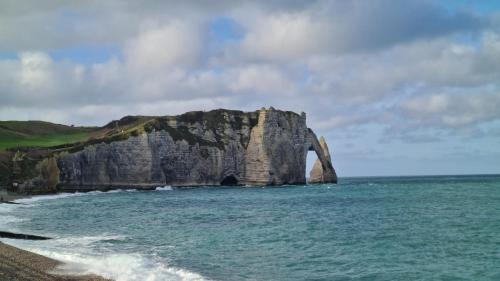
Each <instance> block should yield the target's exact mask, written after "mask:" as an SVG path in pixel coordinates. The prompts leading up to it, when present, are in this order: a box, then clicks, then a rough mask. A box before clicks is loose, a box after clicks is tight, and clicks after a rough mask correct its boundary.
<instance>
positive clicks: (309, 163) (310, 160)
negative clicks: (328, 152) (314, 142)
mask: <svg viewBox="0 0 500 281" xmlns="http://www.w3.org/2000/svg"><path fill="white" fill-rule="evenodd" d="M316 159H318V155H317V154H316V151H314V150H313V149H310V150H309V151H308V152H307V155H306V171H305V174H306V183H309V178H310V177H311V171H312V169H313V167H314V163H315V162H316Z"/></svg>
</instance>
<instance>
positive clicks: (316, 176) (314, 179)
mask: <svg viewBox="0 0 500 281" xmlns="http://www.w3.org/2000/svg"><path fill="white" fill-rule="evenodd" d="M309 140H310V142H311V146H310V147H309V151H314V152H316V156H317V157H318V158H317V159H316V161H315V162H314V165H313V168H312V170H311V171H310V173H309V181H308V183H313V184H314V183H337V174H336V172H335V169H334V168H333V165H332V159H331V157H330V151H329V150H328V145H327V144H326V141H325V138H323V137H321V138H320V140H319V141H318V139H317V137H316V135H315V134H314V133H313V132H312V131H311V130H310V131H309Z"/></svg>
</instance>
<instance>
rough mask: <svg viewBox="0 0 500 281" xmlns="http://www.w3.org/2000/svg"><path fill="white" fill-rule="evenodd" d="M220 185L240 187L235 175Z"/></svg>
mask: <svg viewBox="0 0 500 281" xmlns="http://www.w3.org/2000/svg"><path fill="white" fill-rule="evenodd" d="M220 185H225V186H235V185H238V179H237V178H236V177H235V176H234V175H229V176H227V177H225V178H224V179H223V180H222V181H221V182H220Z"/></svg>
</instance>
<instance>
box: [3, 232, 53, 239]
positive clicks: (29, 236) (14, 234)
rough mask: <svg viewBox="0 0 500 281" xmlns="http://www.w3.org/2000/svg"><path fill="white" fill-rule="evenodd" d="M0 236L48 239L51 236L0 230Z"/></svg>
mask: <svg viewBox="0 0 500 281" xmlns="http://www.w3.org/2000/svg"><path fill="white" fill-rule="evenodd" d="M0 238H10V239H23V240H49V239H52V238H48V237H43V236H37V235H30V234H22V233H12V232H6V231H0Z"/></svg>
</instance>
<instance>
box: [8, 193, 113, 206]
mask: <svg viewBox="0 0 500 281" xmlns="http://www.w3.org/2000/svg"><path fill="white" fill-rule="evenodd" d="M101 193H104V192H102V191H90V192H75V193H58V194H50V195H37V196H33V197H29V198H21V199H17V200H14V202H16V203H23V204H30V203H34V202H38V201H45V200H54V199H61V198H67V197H75V196H88V195H96V194H101Z"/></svg>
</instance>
